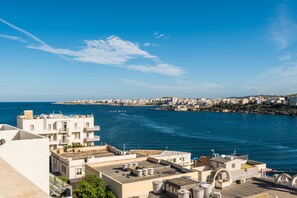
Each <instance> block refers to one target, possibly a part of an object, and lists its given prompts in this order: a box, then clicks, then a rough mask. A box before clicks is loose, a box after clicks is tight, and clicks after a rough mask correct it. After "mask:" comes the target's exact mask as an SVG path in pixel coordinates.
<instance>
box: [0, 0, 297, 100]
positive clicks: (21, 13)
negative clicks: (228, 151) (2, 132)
mask: <svg viewBox="0 0 297 198" xmlns="http://www.w3.org/2000/svg"><path fill="white" fill-rule="evenodd" d="M296 8H297V2H296V1H293V0H287V1H271V0H263V1H255V0H253V1H234V0H225V1H219V0H211V1H207V2H206V1H194V0H192V1H187V2H182V1H156V0H152V1H131V0H127V1H91V0H86V1H83V2H73V1H56V0H54V1H43V2H40V1H29V2H28V1H26V2H25V1H5V2H1V6H0V13H1V14H0V51H1V55H0V67H1V78H0V88H1V92H0V101H65V100H79V99H105V98H154V97H162V96H177V97H195V98H199V97H207V98H219V97H228V96H247V95H258V94H272V95H286V94H293V93H297V77H296V76H297V62H296V60H297V59H296V57H297V45H296V41H297V10H296Z"/></svg>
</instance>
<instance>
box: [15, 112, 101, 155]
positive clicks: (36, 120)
mask: <svg viewBox="0 0 297 198" xmlns="http://www.w3.org/2000/svg"><path fill="white" fill-rule="evenodd" d="M17 127H18V128H20V129H22V130H25V131H29V132H31V133H34V134H38V135H41V136H44V137H47V138H48V139H49V148H50V150H56V149H58V148H63V147H65V146H74V145H83V146H93V145H94V142H95V141H100V137H99V136H96V135H94V131H99V130H100V127H99V126H95V125H94V117H93V115H63V114H49V115H45V114H41V115H37V116H34V115H33V111H32V110H25V111H24V114H23V115H19V116H18V117H17Z"/></svg>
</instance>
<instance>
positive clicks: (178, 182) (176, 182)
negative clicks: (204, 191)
mask: <svg viewBox="0 0 297 198" xmlns="http://www.w3.org/2000/svg"><path fill="white" fill-rule="evenodd" d="M166 183H168V184H170V185H172V186H176V187H183V186H189V185H198V184H200V182H198V181H194V180H192V179H189V178H185V177H179V178H174V179H168V180H166Z"/></svg>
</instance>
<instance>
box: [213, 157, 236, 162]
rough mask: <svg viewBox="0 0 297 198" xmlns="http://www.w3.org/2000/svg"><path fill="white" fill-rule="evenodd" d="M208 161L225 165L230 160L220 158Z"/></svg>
mask: <svg viewBox="0 0 297 198" xmlns="http://www.w3.org/2000/svg"><path fill="white" fill-rule="evenodd" d="M210 161H214V162H219V163H226V162H229V161H231V160H229V159H225V158H221V157H217V158H211V159H210Z"/></svg>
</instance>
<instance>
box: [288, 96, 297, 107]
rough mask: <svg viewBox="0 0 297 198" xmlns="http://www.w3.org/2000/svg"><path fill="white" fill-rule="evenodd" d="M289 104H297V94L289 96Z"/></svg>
mask: <svg viewBox="0 0 297 198" xmlns="http://www.w3.org/2000/svg"><path fill="white" fill-rule="evenodd" d="M289 105H291V106H297V96H292V97H290V98H289Z"/></svg>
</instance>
